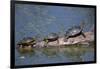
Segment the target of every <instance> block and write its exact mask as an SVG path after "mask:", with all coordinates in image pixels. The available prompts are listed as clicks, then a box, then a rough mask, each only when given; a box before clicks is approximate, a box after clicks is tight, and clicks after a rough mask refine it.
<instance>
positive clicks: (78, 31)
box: [65, 23, 86, 39]
mask: <svg viewBox="0 0 100 69" xmlns="http://www.w3.org/2000/svg"><path fill="white" fill-rule="evenodd" d="M83 26H84V23H81V24H80V26H73V27H71V28H69V29H68V30H67V31H66V34H65V37H66V39H69V38H73V37H77V36H79V35H82V36H83V37H84V38H85V37H86V36H85V35H84V33H83Z"/></svg>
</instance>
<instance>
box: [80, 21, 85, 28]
mask: <svg viewBox="0 0 100 69" xmlns="http://www.w3.org/2000/svg"><path fill="white" fill-rule="evenodd" d="M84 27H85V22H84V21H82V22H81V23H80V28H81V29H83V28H84Z"/></svg>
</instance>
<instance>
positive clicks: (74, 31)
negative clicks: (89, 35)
mask: <svg viewBox="0 0 100 69" xmlns="http://www.w3.org/2000/svg"><path fill="white" fill-rule="evenodd" d="M81 31H82V29H81V27H79V26H74V27H72V28H69V29H68V31H67V32H66V36H74V35H77V34H79V33H80V32H81Z"/></svg>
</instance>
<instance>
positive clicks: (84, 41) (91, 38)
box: [35, 32, 94, 47]
mask: <svg viewBox="0 0 100 69" xmlns="http://www.w3.org/2000/svg"><path fill="white" fill-rule="evenodd" d="M84 34H85V36H86V38H84V37H83V36H82V35H80V36H77V37H73V38H69V39H68V40H67V41H64V39H65V37H60V38H59V39H58V40H59V43H58V42H57V41H53V42H49V43H48V44H47V46H62V45H71V44H88V43H89V42H91V41H94V33H93V32H85V33H84ZM45 45H46V43H45V42H44V41H41V42H37V44H36V45H35V47H37V46H39V47H44V46H45Z"/></svg>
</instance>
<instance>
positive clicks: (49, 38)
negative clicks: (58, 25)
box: [43, 33, 59, 44]
mask: <svg viewBox="0 0 100 69" xmlns="http://www.w3.org/2000/svg"><path fill="white" fill-rule="evenodd" d="M58 38H59V36H58V35H57V34H56V33H51V34H49V35H48V36H47V37H45V38H44V39H43V41H45V42H46V44H48V43H49V42H53V41H56V40H57V43H59V40H58Z"/></svg>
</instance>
